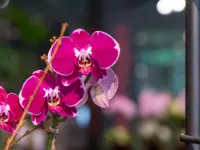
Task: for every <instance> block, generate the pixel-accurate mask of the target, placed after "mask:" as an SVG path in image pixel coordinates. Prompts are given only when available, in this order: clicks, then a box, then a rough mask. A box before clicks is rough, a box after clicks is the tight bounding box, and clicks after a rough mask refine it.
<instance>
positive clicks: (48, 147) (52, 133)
mask: <svg viewBox="0 0 200 150" xmlns="http://www.w3.org/2000/svg"><path fill="white" fill-rule="evenodd" d="M58 124H59V117H58V116H53V122H52V126H51V128H53V129H57V127H58ZM55 134H56V133H55V132H51V133H50V135H49V138H48V143H47V149H46V150H51V147H52V141H53V140H54V138H55Z"/></svg>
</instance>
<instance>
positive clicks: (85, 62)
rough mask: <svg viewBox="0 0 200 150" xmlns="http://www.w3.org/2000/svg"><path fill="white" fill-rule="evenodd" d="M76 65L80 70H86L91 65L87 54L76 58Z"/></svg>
mask: <svg viewBox="0 0 200 150" xmlns="http://www.w3.org/2000/svg"><path fill="white" fill-rule="evenodd" d="M78 65H79V67H81V68H88V67H91V65H92V59H91V57H90V56H89V55H88V54H83V55H81V56H79V58H78Z"/></svg>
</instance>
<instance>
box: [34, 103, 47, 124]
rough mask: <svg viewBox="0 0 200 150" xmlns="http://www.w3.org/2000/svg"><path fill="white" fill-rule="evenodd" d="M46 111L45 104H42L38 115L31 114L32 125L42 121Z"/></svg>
mask: <svg viewBox="0 0 200 150" xmlns="http://www.w3.org/2000/svg"><path fill="white" fill-rule="evenodd" d="M47 113H48V107H47V105H44V107H43V108H42V113H41V114H40V115H39V116H34V115H32V116H31V119H32V123H33V124H34V125H38V124H40V123H42V122H43V121H44V120H45V118H46V115H47Z"/></svg>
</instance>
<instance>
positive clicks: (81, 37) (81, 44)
mask: <svg viewBox="0 0 200 150" xmlns="http://www.w3.org/2000/svg"><path fill="white" fill-rule="evenodd" d="M70 37H71V39H72V42H73V44H74V47H76V49H77V50H82V49H85V50H86V49H87V48H88V46H89V40H90V34H89V33H88V32H86V31H85V30H83V29H76V30H75V31H73V32H72V34H71V36H70Z"/></svg>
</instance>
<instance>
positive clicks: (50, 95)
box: [44, 86, 60, 107]
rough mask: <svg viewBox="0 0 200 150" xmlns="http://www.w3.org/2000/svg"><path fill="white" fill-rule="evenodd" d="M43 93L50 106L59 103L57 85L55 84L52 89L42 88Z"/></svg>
mask: <svg viewBox="0 0 200 150" xmlns="http://www.w3.org/2000/svg"><path fill="white" fill-rule="evenodd" d="M44 91H45V95H44V97H45V98H46V100H47V102H48V105H49V106H50V107H52V106H57V105H59V104H60V96H59V93H60V91H59V87H58V86H56V87H55V88H54V89H52V88H49V89H44Z"/></svg>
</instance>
